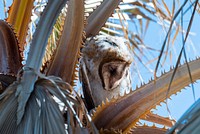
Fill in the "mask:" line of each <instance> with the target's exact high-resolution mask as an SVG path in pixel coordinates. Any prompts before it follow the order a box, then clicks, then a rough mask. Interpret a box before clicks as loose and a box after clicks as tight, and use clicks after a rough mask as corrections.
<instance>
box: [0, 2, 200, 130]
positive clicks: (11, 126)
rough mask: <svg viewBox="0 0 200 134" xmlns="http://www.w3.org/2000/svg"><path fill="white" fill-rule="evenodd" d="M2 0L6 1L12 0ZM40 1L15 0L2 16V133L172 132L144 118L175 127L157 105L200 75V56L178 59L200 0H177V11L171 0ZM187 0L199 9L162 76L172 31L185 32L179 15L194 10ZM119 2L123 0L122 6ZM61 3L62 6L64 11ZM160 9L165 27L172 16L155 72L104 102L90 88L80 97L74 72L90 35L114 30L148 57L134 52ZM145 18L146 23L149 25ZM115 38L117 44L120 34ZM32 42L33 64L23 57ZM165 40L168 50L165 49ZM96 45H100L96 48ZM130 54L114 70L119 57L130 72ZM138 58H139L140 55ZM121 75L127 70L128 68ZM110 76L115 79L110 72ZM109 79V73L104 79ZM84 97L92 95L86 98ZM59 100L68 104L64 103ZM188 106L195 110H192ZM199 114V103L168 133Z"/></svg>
mask: <svg viewBox="0 0 200 134" xmlns="http://www.w3.org/2000/svg"><path fill="white" fill-rule="evenodd" d="M3 1H4V3H6V2H5V0H3ZM37 2H38V1H33V0H31V1H30V0H29V1H28V0H14V1H13V3H12V6H11V7H10V9H9V11H8V18H7V19H5V20H4V21H0V37H1V38H0V47H1V50H0V51H1V53H0V72H1V73H0V93H1V95H0V118H1V121H0V133H52V134H53V133H65V129H66V131H67V132H68V133H99V132H100V133H128V132H133V133H165V132H166V131H167V130H168V129H167V128H163V129H161V128H158V127H155V126H153V127H149V126H146V125H144V126H142V125H138V121H139V119H143V120H146V121H150V122H154V123H158V124H161V125H164V126H167V127H168V128H170V127H172V125H173V123H172V122H173V120H171V119H169V118H164V117H162V116H159V115H155V114H152V113H151V112H150V110H151V109H152V108H155V106H156V105H158V104H159V103H160V102H163V101H164V100H165V99H166V97H169V96H171V95H172V94H175V93H177V92H179V91H180V90H181V89H183V88H184V87H186V86H188V85H189V84H191V83H193V82H194V81H196V80H198V79H199V77H200V75H199V73H200V72H199V71H200V70H199V59H196V60H194V61H191V62H188V61H187V58H185V59H186V61H185V64H183V65H179V63H180V59H181V57H182V55H184V57H186V51H185V42H186V40H187V38H188V35H189V31H190V27H191V25H192V21H193V18H194V13H195V12H199V10H198V9H197V8H196V7H197V5H198V4H199V3H198V1H197V0H195V1H194V2H189V1H188V0H185V1H184V2H183V3H182V4H181V5H180V7H179V8H178V9H176V8H175V1H173V7H172V10H171V11H170V9H169V7H168V6H167V4H166V3H165V1H161V2H159V1H156V0H153V1H150V0H137V1H133V0H130V1H128V0H127V1H126V0H124V2H121V0H96V1H95V0H94V1H93V0H60V1H54V0H48V2H45V3H42V2H39V4H38V5H39V6H38V5H36V6H34V4H37ZM66 3H67V4H66ZM188 3H189V5H190V6H189V9H192V15H191V18H190V21H189V26H188V28H187V29H186V34H185V36H183V46H182V48H181V52H180V54H179V56H178V58H177V62H176V65H175V67H174V68H173V69H171V70H170V71H169V72H167V73H164V74H162V75H161V76H159V77H157V76H156V73H157V71H158V69H159V65H160V62H161V58H162V57H163V56H164V53H167V52H168V48H169V44H170V38H172V42H173V41H174V40H176V37H177V35H178V34H179V33H180V35H183V34H182V33H184V30H183V24H182V23H180V24H179V23H178V24H177V23H176V22H175V20H176V19H177V16H179V15H180V16H181V17H180V19H181V20H182V16H183V14H184V13H185V12H187V11H188V9H186V10H185V9H184V8H185V7H186V5H187V4H188ZM43 4H44V6H45V9H44V11H43V12H42V14H41V17H40V15H39V22H38V23H37V20H36V21H33V18H32V19H31V15H32V14H34V13H36V11H40V9H42V8H43ZM65 4H66V6H65V8H64V9H63V7H64V5H65ZM118 5H120V6H121V7H120V6H119V8H117V7H118ZM132 5H133V6H132ZM123 6H124V7H123ZM61 9H63V10H62V12H61V13H60V11H61ZM164 10H165V11H164ZM184 11H185V12H184ZM113 12H114V16H113V17H116V16H118V17H117V18H118V21H114V22H113V21H112V18H109V17H110V16H111V14H112V13H113ZM59 13H60V14H59ZM147 14H148V15H147ZM58 16H59V17H58ZM156 17H158V18H159V19H161V20H162V22H163V24H162V25H163V28H165V27H164V26H165V22H170V25H169V28H168V30H167V34H166V38H165V39H164V43H163V45H162V48H161V50H160V55H159V56H158V57H157V58H156V59H157V63H156V66H155V73H154V80H151V81H150V82H149V83H147V84H144V85H142V86H140V87H138V88H136V90H134V91H132V90H131V91H130V92H129V93H128V94H124V95H123V96H118V97H117V98H112V97H110V98H109V100H108V101H106V102H104V103H102V104H101V105H99V103H98V104H97V103H95V105H92V103H93V102H92V101H94V100H93V98H94V96H93V95H91V94H87V93H84V95H85V98H84V99H83V98H81V97H80V95H79V94H78V93H77V92H76V91H75V90H74V87H73V86H74V85H76V82H74V80H76V79H78V76H77V74H78V68H79V60H80V57H82V55H81V52H80V51H81V50H83V54H84V50H85V51H86V50H87V47H86V48H83V47H84V43H86V45H87V41H88V39H89V38H90V37H91V39H90V41H91V40H93V37H94V36H96V35H97V34H103V35H104V36H107V37H110V35H112V36H123V37H124V38H125V39H126V40H129V42H130V43H129V44H127V46H126V47H127V48H128V49H129V51H131V53H133V54H134V58H137V59H138V60H139V61H140V63H142V64H144V62H143V61H142V60H143V59H141V58H140V57H139V56H138V55H137V54H136V53H135V50H139V52H141V53H142V51H141V49H140V48H139V47H138V46H139V45H143V46H145V45H144V42H143V39H144V35H145V33H146V31H147V30H148V26H149V23H150V22H156V21H155V18H156ZM57 18H58V19H57ZM127 19H130V20H131V21H133V22H134V24H135V25H136V29H139V28H140V29H139V30H138V31H139V32H136V33H134V32H133V31H129V28H128V27H127V25H126V24H127ZM30 22H31V24H30V25H31V26H33V25H34V23H37V26H36V29H34V28H33V31H34V35H33V37H32V36H31V34H32V31H31V30H32V29H31V28H30V27H29V23H30ZM181 22H182V21H181ZM144 23H145V28H143V24H144ZM54 24H55V25H54ZM159 24H160V23H159ZM53 26H54V28H53ZM52 29H53V31H52ZM173 29H175V34H172V32H173ZM51 31H52V32H51ZM27 33H28V36H27ZM50 34H51V35H50ZM49 35H50V37H49ZM171 36H173V37H171ZM48 37H49V40H48ZM110 38H113V37H110ZM28 39H30V40H28ZM97 40H98V36H97ZM104 41H105V40H104ZM94 42H95V41H94ZM105 42H110V41H108V40H106V41H105ZM110 43H111V45H113V42H110ZM27 44H30V51H29V54H28V58H27V60H26V64H25V65H22V60H23V58H26V57H23V56H24V53H23V51H24V48H25V47H26V45H27ZM117 45H118V44H117ZM165 47H166V48H167V52H165ZM46 48H47V51H46V54H45V50H46ZM82 48H83V49H82ZM146 48H147V47H146ZM150 49H151V48H150ZM25 51H27V50H25ZM93 51H95V50H92V51H91V52H93ZM43 57H44V59H43ZM115 58H116V57H114V59H115ZM123 58H124V57H123V56H122V59H120V60H123V62H122V61H120V64H118V62H114V64H113V62H112V65H113V66H112V70H113V67H115V66H116V65H119V66H117V69H119V72H122V73H121V74H125V73H123V72H124V66H125V65H129V64H125V63H124V59H123ZM83 59H84V55H83ZM103 59H104V58H103ZM82 61H84V60H82ZM111 61H112V59H111ZM109 62H110V61H109ZM126 62H128V61H126ZM81 63H83V62H81ZM128 63H129V62H128ZM85 64H86V66H87V63H86V62H84V64H81V65H80V67H81V68H80V72H81V74H82V76H83V80H84V81H85V80H86V79H85V78H86V77H87V75H88V74H87V73H85V72H86V71H83V70H84V65H85ZM134 64H136V63H135V61H134ZM107 65H110V63H109V64H107V62H106V64H105V66H104V65H103V67H104V68H105V69H107V68H106V67H108V66H107ZM122 68H123V69H122ZM146 68H148V67H147V66H146ZM91 73H93V72H92V71H91ZM106 73H107V72H106ZM188 74H189V75H188ZM119 76H120V78H121V75H119ZM123 76H124V75H123ZM103 78H104V76H103ZM108 79H111V76H110V77H109V78H108ZM114 79H115V77H114ZM84 81H83V90H84V92H86V91H87V90H86V88H85V89H84V86H88V85H92V82H91V81H89V83H88V81H86V82H85V83H84ZM105 81H106V80H105V78H104V84H105V83H106V82H105ZM115 82H116V81H114V84H115ZM117 82H118V79H117ZM180 83H181V84H180ZM85 84H87V85H85ZM92 88H93V86H92V87H91V89H92ZM96 88H101V87H100V86H97V87H96ZM87 89H89V88H87ZM97 96H98V94H97ZM85 99H88V100H92V101H87V100H86V101H85ZM59 101H61V102H62V103H63V105H64V106H61V107H59V105H58V102H59ZM198 104H199V103H198V101H197V103H196V104H195V106H196V107H197V106H198ZM85 105H86V106H87V108H88V106H91V105H92V106H93V107H94V106H95V107H97V108H96V109H95V112H91V111H90V114H89V111H88V110H90V108H89V109H87V108H86V107H85ZM97 105H99V106H97ZM93 107H92V108H93ZM195 110H196V111H197V112H196V111H195ZM110 113H112V114H110ZM188 113H189V115H190V116H191V117H190V118H188V117H189V115H188ZM196 115H198V108H196V109H195V108H193V107H192V108H191V109H190V111H188V112H187V113H186V114H185V115H184V116H183V117H182V118H181V119H180V121H178V122H177V124H176V125H175V126H174V127H172V129H171V130H170V131H169V133H172V132H173V131H175V130H178V131H180V132H190V131H191V129H192V128H193V127H196V125H197V124H198V122H199V120H198V118H197V119H196V118H195V117H196ZM90 116H92V120H91V119H90ZM184 119H187V120H188V122H189V123H186V125H183V124H181V123H183V121H184ZM195 119H196V120H195ZM65 124H66V126H65ZM188 124H189V125H188ZM185 128H187V129H185ZM196 128H197V129H196V131H195V132H198V130H199V128H198V127H196ZM185 130H186V131H185Z"/></svg>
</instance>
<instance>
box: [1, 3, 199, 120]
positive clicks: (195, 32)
mask: <svg viewBox="0 0 200 134" xmlns="http://www.w3.org/2000/svg"><path fill="white" fill-rule="evenodd" d="M167 2H168V3H167V4H168V5H170V4H171V3H170V2H169V1H167ZM7 4H8V5H10V0H7ZM190 15H191V10H189V11H188V13H187V14H185V15H184V29H186V26H187V24H188V22H189V19H190V18H189V17H190ZM4 17H5V16H4V12H3V2H2V0H1V1H0V19H3V18H4ZM199 22H200V16H199V15H198V14H197V13H196V15H195V18H194V22H193V26H192V29H191V33H192V34H191V35H190V36H189V39H188V41H187V44H186V51H187V54H188V57H190V58H191V59H195V57H196V56H200V52H199V50H200V48H199V46H200V45H199V42H200V38H199V37H200V30H199V29H200V27H199ZM129 28H130V29H132V30H134V28H133V26H132V25H131V24H129ZM165 35H166V33H165V32H164V30H163V27H162V26H159V25H158V24H156V23H150V26H149V29H148V31H147V33H146V36H145V38H144V42H145V44H147V45H148V46H149V47H152V48H155V49H160V48H161V45H162V43H163V40H164V37H165ZM181 45H182V44H181V40H180V37H178V38H177V40H176V41H175V44H174V48H171V50H172V53H173V56H174V57H173V59H172V60H170V59H169V58H168V59H167V62H166V63H165V64H166V66H165V68H162V69H161V70H164V69H165V70H166V71H167V70H169V68H170V65H175V61H176V55H178V53H179V50H180V48H181ZM173 49H176V51H174V50H173ZM144 52H145V53H147V57H151V56H152V55H154V57H156V56H157V55H158V54H159V53H158V52H151V54H150V53H149V52H146V51H144ZM154 65H155V64H152V66H149V67H150V68H152V69H154V68H155V66H154ZM138 67H139V68H140V72H141V75H142V76H143V79H144V81H145V82H147V81H148V80H149V79H150V78H151V77H152V76H153V74H152V73H150V72H149V71H148V70H147V69H145V68H144V66H143V65H141V64H138ZM159 72H160V71H159ZM133 80H134V84H135V85H136V84H139V85H140V82H141V81H138V76H137V75H135V76H133ZM199 87H200V85H199V84H194V89H195V96H196V99H198V98H199V97H200V89H199ZM186 89H187V90H185V89H184V90H182V91H181V93H178V95H172V96H171V98H172V100H170V101H168V105H169V109H170V112H171V115H172V117H174V118H175V119H178V118H180V116H181V115H182V114H183V113H184V112H185V111H186V110H187V109H188V108H189V106H191V105H192V103H194V99H193V94H192V90H191V88H189V87H186ZM161 105H162V106H158V107H157V109H158V110H153V111H154V112H155V113H158V114H160V115H163V116H168V112H167V110H166V105H165V104H164V103H161Z"/></svg>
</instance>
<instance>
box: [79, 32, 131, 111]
mask: <svg viewBox="0 0 200 134" xmlns="http://www.w3.org/2000/svg"><path fill="white" fill-rule="evenodd" d="M127 43H128V42H127V40H125V39H124V38H122V37H113V36H103V35H99V36H96V37H93V38H91V39H90V40H88V41H86V44H85V47H84V48H83V49H82V58H81V60H80V71H79V72H80V75H79V77H80V80H81V82H82V87H83V94H84V98H85V102H86V106H87V108H88V109H89V110H90V109H92V108H94V107H95V106H98V105H100V104H101V103H102V101H105V100H106V99H108V100H110V99H112V98H113V97H116V96H118V95H123V94H124V93H125V92H126V91H129V90H130V88H131V79H130V71H129V68H130V64H131V63H132V60H133V59H132V54H131V51H130V49H129V48H128V44H127Z"/></svg>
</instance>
